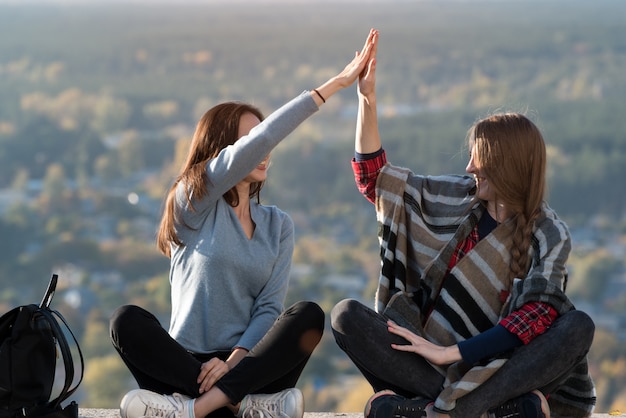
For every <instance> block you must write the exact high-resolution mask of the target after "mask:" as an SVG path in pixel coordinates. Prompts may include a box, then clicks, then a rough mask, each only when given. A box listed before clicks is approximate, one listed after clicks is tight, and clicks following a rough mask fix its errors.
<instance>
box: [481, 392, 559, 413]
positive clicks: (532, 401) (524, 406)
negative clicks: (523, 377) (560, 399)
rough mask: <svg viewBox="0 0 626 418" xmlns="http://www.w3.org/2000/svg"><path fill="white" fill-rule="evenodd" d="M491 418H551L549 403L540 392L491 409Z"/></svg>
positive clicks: (511, 400) (528, 394) (525, 395)
mask: <svg viewBox="0 0 626 418" xmlns="http://www.w3.org/2000/svg"><path fill="white" fill-rule="evenodd" d="M488 416H489V418H550V407H549V406H548V401H546V398H545V397H544V396H543V394H542V393H541V392H539V391H538V390H534V391H532V392H529V393H526V394H524V395H522V396H518V397H517V398H513V399H509V400H508V401H506V402H505V403H503V404H502V405H500V406H498V407H496V408H494V409H491V410H490V411H489V414H488Z"/></svg>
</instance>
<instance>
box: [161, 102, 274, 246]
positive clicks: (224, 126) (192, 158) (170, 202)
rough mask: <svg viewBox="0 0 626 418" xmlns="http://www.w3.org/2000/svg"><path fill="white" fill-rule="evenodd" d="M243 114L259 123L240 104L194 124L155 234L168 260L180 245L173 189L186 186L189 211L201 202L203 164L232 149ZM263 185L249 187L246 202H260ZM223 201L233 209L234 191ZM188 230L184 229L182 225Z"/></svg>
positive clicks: (257, 112) (224, 106) (221, 108)
mask: <svg viewBox="0 0 626 418" xmlns="http://www.w3.org/2000/svg"><path fill="white" fill-rule="evenodd" d="M245 113H252V114H253V115H254V116H256V117H257V118H259V120H261V121H262V120H263V114H262V113H261V111H260V110H259V109H257V108H256V107H254V106H252V105H250V104H247V103H241V102H225V103H221V104H218V105H216V106H214V107H212V108H211V109H209V110H208V111H207V112H206V113H205V114H204V115H203V116H202V118H200V121H198V125H197V126H196V131H195V133H194V135H193V139H192V141H191V146H190V147H189V153H188V154H187V160H186V162H185V164H184V165H183V167H182V170H181V173H180V175H179V176H178V177H177V178H176V180H175V181H174V184H173V185H172V187H171V188H170V190H169V192H168V194H167V197H166V198H165V203H164V208H163V215H162V217H161V223H160V225H159V231H158V233H157V239H156V242H157V248H158V249H159V251H161V253H163V254H164V255H166V256H167V257H169V256H170V244H171V243H173V244H176V245H178V246H182V245H184V243H183V242H182V241H181V240H180V239H179V238H178V235H177V234H176V228H175V224H176V223H175V221H176V205H175V200H176V199H175V198H176V188H177V186H178V184H179V183H180V182H183V183H184V184H185V185H187V187H188V189H189V192H188V193H187V199H188V202H189V205H190V207H191V209H192V210H193V204H192V201H191V196H193V197H194V199H201V198H203V197H204V196H205V195H206V194H207V190H206V183H207V182H208V177H207V174H206V164H207V163H208V161H209V160H211V159H212V158H215V157H216V156H217V155H218V154H219V153H220V151H221V150H222V149H224V148H226V147H227V146H228V145H232V144H234V143H235V141H237V140H238V139H239V120H240V119H241V116H242V115H243V114H245ZM263 183H264V182H257V183H253V184H252V185H251V186H250V198H251V199H256V201H257V202H260V191H261V188H262V187H263ZM224 198H225V199H226V201H227V202H228V203H229V204H230V205H231V206H233V207H235V206H237V205H239V195H238V194H237V191H236V189H235V187H233V188H231V189H230V190H228V191H227V192H226V193H225V194H224ZM184 226H185V227H187V228H189V226H188V225H184Z"/></svg>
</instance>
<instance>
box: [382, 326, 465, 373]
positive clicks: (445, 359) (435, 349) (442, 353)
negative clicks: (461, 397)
mask: <svg viewBox="0 0 626 418" xmlns="http://www.w3.org/2000/svg"><path fill="white" fill-rule="evenodd" d="M387 326H388V329H389V332H391V333H392V334H396V335H398V336H400V337H402V338H404V339H405V340H407V341H408V342H409V343H410V344H407V345H400V344H391V347H392V348H393V349H395V350H398V351H408V352H411V353H415V354H419V355H420V356H422V357H424V358H425V359H426V360H428V361H430V362H431V363H433V364H436V365H439V366H443V365H446V364H452V363H454V362H457V361H459V360H461V352H460V351H459V347H458V346H457V345H452V346H449V347H442V346H439V345H436V344H433V343H431V342H430V341H428V340H426V339H424V338H422V337H420V336H419V335H415V334H414V333H412V332H411V331H409V330H408V329H406V328H404V327H401V326H400V325H398V324H396V323H395V322H393V321H387Z"/></svg>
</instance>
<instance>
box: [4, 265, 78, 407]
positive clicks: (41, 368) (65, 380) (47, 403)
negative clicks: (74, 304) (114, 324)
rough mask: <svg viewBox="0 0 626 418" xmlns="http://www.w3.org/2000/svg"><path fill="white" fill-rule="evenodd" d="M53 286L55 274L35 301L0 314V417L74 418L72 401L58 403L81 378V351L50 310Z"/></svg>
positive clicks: (61, 319)
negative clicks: (78, 361)
mask: <svg viewBox="0 0 626 418" xmlns="http://www.w3.org/2000/svg"><path fill="white" fill-rule="evenodd" d="M56 284H57V275H56V274H54V275H52V279H51V280H50V284H49V285H48V289H47V290H46V293H45V295H44V298H43V299H42V301H41V303H40V304H39V305H35V304H31V305H24V306H18V307H17V308H13V309H12V310H10V311H9V312H7V313H5V314H4V315H2V316H1V317H0V418H17V417H49V418H78V405H77V404H76V402H74V401H72V402H71V403H70V404H69V405H67V406H65V407H63V406H62V405H61V403H62V402H63V401H65V400H66V399H67V398H69V397H70V396H71V395H72V393H74V391H75V390H76V389H78V385H79V384H80V383H81V381H82V380H83V372H84V361H83V354H82V352H81V351H80V347H79V346H78V342H77V341H76V337H74V334H73V333H72V331H71V330H70V328H69V326H68V325H67V322H66V321H65V318H63V316H62V315H61V314H60V313H59V312H57V311H55V310H52V309H50V302H52V296H53V295H54V291H55V289H56ZM64 330H65V331H67V332H64ZM68 336H71V338H72V340H73V341H72V342H73V344H74V347H75V350H76V353H77V357H78V358H79V359H80V363H77V367H78V368H79V370H75V365H74V360H75V358H74V357H75V356H73V355H72V347H71V346H70V344H69V343H68V340H67V338H68ZM75 372H77V373H76V374H78V377H76V376H75ZM55 377H56V381H55ZM59 380H61V381H59ZM75 380H77V381H76V383H74V381H75ZM53 391H54V395H53ZM57 393H58V394H57Z"/></svg>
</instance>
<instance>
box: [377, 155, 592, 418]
mask: <svg viewBox="0 0 626 418" xmlns="http://www.w3.org/2000/svg"><path fill="white" fill-rule="evenodd" d="M474 189H475V183H474V180H473V179H472V178H470V177H467V176H463V177H462V176H436V177H431V176H417V175H414V174H413V173H411V172H410V171H409V170H407V169H404V168H399V167H395V166H392V165H390V164H387V165H385V166H384V167H383V169H382V170H381V172H380V174H379V175H378V180H377V183H376V201H375V204H376V213H377V219H378V228H379V231H378V235H379V240H380V244H381V259H382V269H381V274H380V278H379V284H378V289H377V292H376V309H377V310H378V311H379V312H382V313H384V314H386V315H388V316H390V317H391V318H392V319H394V320H396V321H397V322H399V323H400V325H404V326H407V327H409V328H410V329H412V330H413V331H414V332H416V333H418V334H420V335H422V336H424V337H425V338H427V339H428V340H430V341H432V342H434V343H436V344H439V345H444V346H448V345H454V344H456V343H457V342H459V341H462V340H465V339H468V338H470V337H472V336H474V335H477V334H480V333H481V332H483V331H486V330H488V329H490V328H492V327H493V326H495V325H496V324H497V323H498V321H499V320H500V319H501V318H503V317H505V316H507V315H508V314H509V313H510V312H512V311H514V310H516V309H519V308H520V307H521V306H522V305H524V304H525V303H528V302H533V301H540V302H546V303H549V304H550V305H551V306H552V307H554V309H556V310H557V311H558V312H559V314H563V313H565V312H567V311H569V310H571V309H574V307H573V305H572V304H571V302H570V301H569V299H568V298H567V297H566V296H565V293H564V288H565V285H566V280H567V271H566V266H565V263H566V261H567V257H568V255H569V251H570V248H571V244H570V237H569V232H568V229H567V226H566V225H565V224H564V223H563V222H562V221H561V220H560V219H559V218H558V217H557V216H556V214H555V213H554V211H552V210H551V209H550V208H549V207H548V206H547V205H545V204H544V205H543V206H542V213H541V215H540V216H539V217H538V219H537V220H536V221H535V227H534V230H533V238H532V248H531V249H530V251H531V256H532V262H531V266H530V269H529V271H528V274H527V276H526V278H525V279H524V280H520V279H515V280H514V281H513V283H509V279H508V276H509V271H510V270H509V261H510V250H509V249H510V248H511V225H509V224H508V223H506V222H505V223H502V224H500V225H498V227H497V228H496V229H495V230H493V231H492V233H490V234H489V235H488V236H486V237H485V238H484V239H482V240H480V241H479V242H478V243H477V245H476V246H475V247H474V248H473V249H472V250H471V251H470V252H468V253H467V254H466V255H465V256H464V257H463V258H462V259H461V260H460V261H459V262H458V263H457V264H456V265H455V266H454V267H453V268H452V270H450V272H449V274H448V275H446V272H447V270H448V263H449V260H450V258H451V257H452V254H453V252H454V250H455V248H456V246H457V244H458V243H459V242H460V241H462V240H463V239H464V238H465V237H467V235H468V234H469V232H470V231H471V229H472V228H473V227H474V226H475V225H476V223H477V222H478V220H479V219H480V216H481V215H482V213H483V210H484V209H483V206H482V205H480V204H478V203H476V204H473V202H475V200H474V196H473V193H474ZM444 276H445V281H444ZM503 295H505V297H503ZM506 295H508V296H506ZM407 296H408V297H407ZM504 362H506V359H505V358H501V359H494V360H492V361H490V362H488V363H487V364H484V365H480V366H474V367H469V366H467V365H464V364H463V363H462V362H459V363H456V364H453V365H451V366H450V367H447V368H445V369H441V368H438V369H439V370H440V371H441V373H442V374H443V375H444V376H446V380H445V383H444V390H443V391H442V392H441V394H440V395H439V397H438V399H437V400H436V402H435V405H436V407H437V408H439V409H441V410H448V411H449V410H452V409H454V407H455V404H456V399H458V398H460V397H462V396H464V395H465V394H467V393H468V392H470V391H471V390H473V389H474V388H475V387H477V386H478V385H480V384H481V382H484V381H485V380H486V379H488V378H489V377H490V376H491V375H492V374H493V373H494V372H495V371H496V370H497V369H498V368H499V367H500V366H502V365H503V364H504ZM549 403H550V408H551V412H552V416H553V417H569V418H573V417H586V416H589V415H590V414H591V411H592V410H593V405H594V403H595V389H594V385H593V382H592V380H591V377H590V376H589V373H588V368H587V362H586V360H583V361H582V362H581V363H580V364H578V366H577V367H576V368H575V370H574V371H573V372H572V374H571V376H570V377H569V378H568V380H567V381H566V382H565V384H564V385H563V386H562V387H561V388H559V390H558V391H557V392H555V393H552V394H550V398H549Z"/></svg>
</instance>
